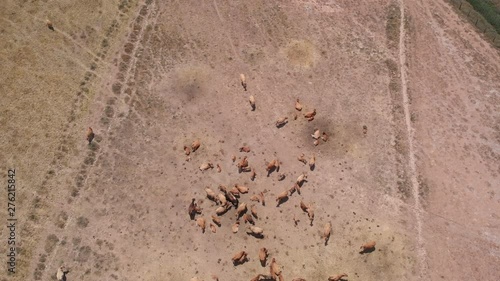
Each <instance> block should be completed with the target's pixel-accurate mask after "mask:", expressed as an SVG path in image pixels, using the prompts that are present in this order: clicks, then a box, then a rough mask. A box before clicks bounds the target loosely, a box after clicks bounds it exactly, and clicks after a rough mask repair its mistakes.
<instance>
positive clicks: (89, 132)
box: [87, 127, 95, 145]
mask: <svg viewBox="0 0 500 281" xmlns="http://www.w3.org/2000/svg"><path fill="white" fill-rule="evenodd" d="M94 137H95V134H94V131H93V130H92V128H91V127H89V128H88V129H87V141H88V142H89V145H90V143H92V140H93V139H94Z"/></svg>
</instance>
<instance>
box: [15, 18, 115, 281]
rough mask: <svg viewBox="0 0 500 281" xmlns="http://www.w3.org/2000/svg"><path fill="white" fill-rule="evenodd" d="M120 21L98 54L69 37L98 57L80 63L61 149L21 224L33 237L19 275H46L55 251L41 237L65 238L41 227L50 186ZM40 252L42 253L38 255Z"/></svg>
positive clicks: (88, 160) (91, 155)
mask: <svg viewBox="0 0 500 281" xmlns="http://www.w3.org/2000/svg"><path fill="white" fill-rule="evenodd" d="M33 19H35V18H33ZM119 24H120V23H119V21H118V20H116V19H115V20H113V21H112V23H111V25H110V26H109V27H108V29H106V30H105V35H104V36H103V37H104V39H103V41H102V43H101V45H100V46H99V47H98V51H99V52H98V54H100V55H97V54H95V53H94V52H92V51H90V49H88V48H87V47H85V46H83V45H82V44H80V43H78V42H76V41H75V40H73V39H72V38H70V39H71V40H69V41H67V42H69V43H71V44H75V45H77V46H78V47H80V48H81V49H83V50H85V51H86V53H88V54H90V55H91V56H92V57H93V58H94V59H93V60H91V61H89V66H85V65H83V63H80V65H81V66H82V67H84V68H86V69H87V71H86V72H85V74H84V76H83V78H82V79H81V81H80V85H79V87H78V89H77V92H76V95H75V96H74V98H73V100H72V101H71V102H69V109H70V110H69V112H70V114H69V116H68V117H67V123H66V124H65V125H63V126H61V131H62V133H61V137H60V139H61V140H60V142H59V145H58V148H57V150H56V151H55V153H54V158H53V160H52V162H51V165H50V167H49V168H48V169H47V172H46V175H45V177H44V179H43V180H42V182H41V184H40V186H39V187H37V188H36V189H35V190H34V191H33V199H32V201H31V202H30V203H31V204H30V207H29V208H28V211H27V213H28V217H29V220H28V221H27V223H26V224H25V225H24V226H23V228H21V235H22V236H26V237H30V239H26V241H25V242H24V243H23V244H22V246H21V247H22V249H23V252H24V253H23V255H22V256H21V258H20V259H19V264H20V267H24V266H25V267H26V270H23V275H21V276H19V277H20V278H23V277H26V276H27V275H28V274H30V273H31V271H30V270H31V269H32V268H35V269H34V270H33V278H34V279H35V280H41V279H42V278H43V274H44V272H45V270H46V269H47V268H48V267H47V266H46V261H47V255H51V253H52V252H53V251H54V248H52V247H49V249H50V250H47V247H46V249H45V252H44V253H43V252H41V249H43V246H42V245H43V243H41V242H40V241H39V240H41V241H43V239H44V238H43V237H44V235H47V236H46V239H47V240H46V241H45V243H46V245H47V244H48V243H49V242H51V241H49V240H50V239H49V237H55V239H57V240H58V241H59V243H60V242H61V241H60V240H59V239H58V238H57V236H56V235H55V234H54V233H53V231H51V230H50V228H48V229H43V228H41V227H40V226H42V225H44V224H47V223H48V222H49V220H48V218H49V216H51V215H53V213H54V211H53V209H51V208H50V206H51V205H52V204H53V201H52V200H51V199H53V198H54V197H53V195H51V194H53V193H52V192H51V190H49V189H50V187H51V186H53V185H59V183H58V182H57V181H58V177H57V176H56V173H55V172H54V171H55V170H58V169H60V167H61V166H65V162H66V161H67V160H68V155H69V153H70V151H71V149H72V148H73V147H74V146H76V143H75V142H74V132H72V128H73V127H75V126H76V125H77V124H76V122H75V120H77V119H78V116H81V115H82V113H83V111H84V110H85V107H86V103H87V102H88V101H89V96H91V94H90V89H89V88H90V87H91V84H92V82H93V80H94V79H95V78H96V77H98V76H99V75H98V73H97V68H98V67H99V66H103V65H109V64H108V63H105V62H104V58H105V57H106V54H107V53H108V51H109V49H110V46H109V44H104V43H105V42H107V40H108V39H110V38H112V37H113V36H115V35H116V32H117V30H118V27H119ZM56 30H58V29H56ZM59 33H61V32H59ZM63 35H64V37H65V38H66V37H67V34H63ZM66 39H68V38H66ZM100 139H101V138H100V137H99V136H98V137H96V140H95V142H94V143H93V144H92V145H91V146H90V149H89V150H88V151H87V152H84V153H85V154H84V156H85V158H84V161H83V163H82V165H81V168H80V171H79V174H78V176H77V178H76V180H75V183H76V186H77V187H78V188H80V187H82V186H83V180H84V179H85V178H86V177H87V175H88V170H89V169H88V167H89V166H91V165H92V164H93V163H94V162H95V155H96V152H97V151H98V150H99V149H100V147H99V142H100ZM78 188H75V187H74V188H73V190H72V191H71V193H72V196H73V197H75V196H77V195H78ZM54 214H55V213H54ZM49 234H50V235H49ZM37 238H38V240H37ZM51 243H52V242H51ZM21 247H20V248H21ZM37 253H38V255H36V254H37ZM35 256H38V259H35V258H33V257H35ZM30 258H31V259H30ZM35 265H36V267H35Z"/></svg>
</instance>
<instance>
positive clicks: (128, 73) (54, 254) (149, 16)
mask: <svg viewBox="0 0 500 281" xmlns="http://www.w3.org/2000/svg"><path fill="white" fill-rule="evenodd" d="M154 10H155V2H152V4H151V5H150V6H149V7H148V13H147V14H146V15H145V16H144V18H145V19H144V22H143V24H142V28H141V31H140V32H139V35H138V40H137V41H136V42H135V44H134V48H133V51H132V54H131V56H132V57H134V58H135V59H134V60H133V61H132V62H131V65H130V66H129V68H128V69H127V71H126V75H125V77H126V80H125V81H129V80H130V79H131V77H132V73H133V68H134V69H135V66H136V63H137V59H136V53H137V51H138V49H139V45H140V44H141V41H142V40H143V38H144V32H145V31H144V30H145V28H144V27H145V26H147V25H148V24H149V23H151V22H152V21H156V17H154V19H153V16H155V13H154V12H153V11H154ZM138 13H139V12H138ZM139 16H140V15H139V14H138V15H136V17H135V18H137V17H139ZM156 16H157V14H156ZM130 32H132V31H131V30H130ZM123 91H124V90H123V89H122V90H121V94H122V95H121V96H123ZM119 121H120V120H115V123H112V124H110V125H109V127H108V129H107V130H105V131H102V132H101V135H103V136H108V135H109V132H110V131H112V130H113V128H114V127H115V126H118V124H117V123H119ZM113 125H115V126H113ZM105 149H106V148H104V147H102V148H101V149H100V152H99V153H97V155H96V158H95V161H94V164H93V165H92V166H91V167H90V172H89V175H88V176H87V177H86V178H85V180H84V184H83V185H84V186H87V183H88V181H89V178H90V177H91V176H90V175H91V171H92V170H93V169H95V168H96V167H97V163H98V162H99V159H100V157H101V156H102V155H104V153H105ZM90 188H91V187H89V188H87V189H84V190H83V191H86V192H87V193H88V192H89V191H88V190H89V189H90ZM81 198H83V194H82V195H80V196H79V197H78V198H77V199H75V201H74V202H73V205H72V206H71V207H70V211H72V210H73V209H74V208H75V206H78V202H79V201H80V200H81ZM69 213H70V215H69V216H68V219H67V221H66V224H65V225H64V227H63V228H62V229H61V231H64V230H65V229H66V228H67V227H68V226H69V225H71V224H72V223H73V222H74V221H75V219H76V218H75V216H72V215H71V213H72V212H69ZM61 241H62V240H61ZM60 246H61V242H58V243H57V244H56V246H55V248H54V250H53V252H52V254H51V255H50V258H49V260H48V263H47V266H46V267H45V270H44V272H45V271H47V270H48V269H50V268H52V266H53V263H54V259H55V258H56V257H57V252H58V250H59V248H60Z"/></svg>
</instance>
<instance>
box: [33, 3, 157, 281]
mask: <svg viewBox="0 0 500 281" xmlns="http://www.w3.org/2000/svg"><path fill="white" fill-rule="evenodd" d="M152 2H153V1H146V4H144V5H142V8H141V9H140V10H139V12H138V15H137V16H136V17H135V21H134V22H135V23H137V22H138V21H139V22H141V23H143V26H146V25H147V24H148V19H149V18H150V17H151V15H152V14H153V13H152V12H151V11H152V10H154V9H153V8H151V7H150V6H151V5H150V4H151V3H152ZM144 11H149V13H144ZM144 18H145V20H144V22H143V19H144ZM134 27H135V24H134ZM144 30H145V28H141V30H140V32H139V33H138V34H135V33H134V32H131V34H130V36H129V40H128V42H129V43H130V42H134V41H135V42H134V43H135V44H134V48H133V50H132V52H131V53H130V56H131V57H136V56H135V54H136V52H137V50H138V46H139V44H140V42H141V41H142V40H141V39H142V37H143V36H144ZM132 35H134V37H136V38H135V40H132V39H131V37H132ZM129 63H130V64H129V65H127V69H126V71H123V70H122V71H121V72H122V74H124V77H126V79H125V81H129V80H130V79H131V78H130V77H131V73H132V72H133V68H134V64H135V61H129ZM123 72H125V73H123ZM85 80H88V79H87V78H86V79H85ZM123 92H124V90H123V89H122V88H121V87H120V92H119V93H116V92H113V94H115V95H117V96H121V97H122V99H124V98H125V97H124V95H123ZM79 96H80V95H79ZM129 101H130V102H129V103H127V102H125V101H124V103H127V104H129V105H130V106H132V103H133V102H132V101H133V99H132V98H131V99H129ZM115 102H116V97H113V96H111V97H108V99H107V100H106V109H105V110H104V112H103V115H105V116H106V117H108V118H111V117H112V116H109V114H108V112H107V111H108V108H111V110H113V109H112V107H111V106H112V105H113V104H114V103H115ZM77 104H78V101H75V103H74V104H73V110H72V112H73V111H74V110H76V108H78V106H76V105H77ZM75 106H76V108H75ZM111 115H113V114H111ZM72 116H73V114H72ZM70 118H71V117H70ZM101 120H102V119H101ZM115 120H117V123H118V124H119V123H120V120H119V119H115ZM70 123H71V122H70ZM111 125H112V124H109V125H108V126H107V129H106V130H103V131H102V132H101V133H100V134H99V135H98V137H96V139H98V138H99V139H102V137H104V136H107V135H109V132H110V131H111V130H112V128H113V126H111ZM117 126H118V125H117ZM67 128H69V123H68V125H66V129H67ZM66 129H65V131H66ZM99 142H100V141H99ZM93 145H94V146H92V147H91V148H95V149H91V151H90V152H89V153H88V155H87V157H86V158H85V160H84V163H85V164H88V165H86V167H85V168H83V171H80V173H79V175H78V176H77V178H76V185H77V187H79V188H82V187H84V186H85V185H87V182H88V180H89V175H90V174H91V171H92V169H93V168H94V166H95V163H97V162H98V161H99V158H100V157H101V156H102V155H105V153H106V150H105V149H104V148H102V147H99V146H97V147H95V143H94V144H93ZM97 151H99V153H96V152H97ZM89 158H90V159H91V161H88V159H89ZM79 192H80V190H79V189H77V191H76V194H75V195H74V194H73V193H74V192H73V193H72V196H73V195H74V196H73V197H76V198H75V200H74V201H73V206H75V205H78V201H79V199H80V198H83V196H82V195H81V194H79ZM77 196H78V197H77ZM69 213H71V209H70V212H69ZM75 219H76V218H75V217H74V216H71V215H70V216H68V218H67V219H66V222H65V224H64V227H62V228H61V229H60V231H64V230H65V229H66V228H67V227H68V226H69V225H70V224H71V223H72V222H73V221H74V220H75ZM60 245H61V240H60V241H59V242H57V243H56V245H55V247H54V249H53V250H52V252H51V253H50V258H49V259H48V262H47V264H46V266H45V267H44V268H45V269H51V268H52V266H53V261H54V258H55V257H56V256H57V252H58V249H59V246H60ZM44 271H45V270H44ZM44 271H42V272H40V273H39V275H40V276H42V275H43V273H44Z"/></svg>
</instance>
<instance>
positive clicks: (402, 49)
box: [399, 0, 429, 280]
mask: <svg viewBox="0 0 500 281" xmlns="http://www.w3.org/2000/svg"><path fill="white" fill-rule="evenodd" d="M399 8H400V11H401V12H400V15H401V18H400V26H399V70H400V76H401V94H402V96H403V109H404V115H405V121H406V129H407V134H408V165H409V169H410V171H409V176H410V179H411V185H412V190H413V198H414V200H415V201H414V205H413V211H414V213H415V220H416V229H417V243H418V245H417V246H418V248H417V258H418V263H419V267H420V273H419V277H420V280H428V279H429V278H428V273H427V253H426V251H425V247H424V241H423V235H422V213H423V211H422V205H421V203H420V186H419V182H418V177H417V167H416V163H415V149H414V147H413V132H414V129H413V128H412V125H411V112H410V104H409V97H408V85H407V84H408V83H407V69H406V46H405V43H406V42H405V40H406V30H405V5H404V0H399Z"/></svg>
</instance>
